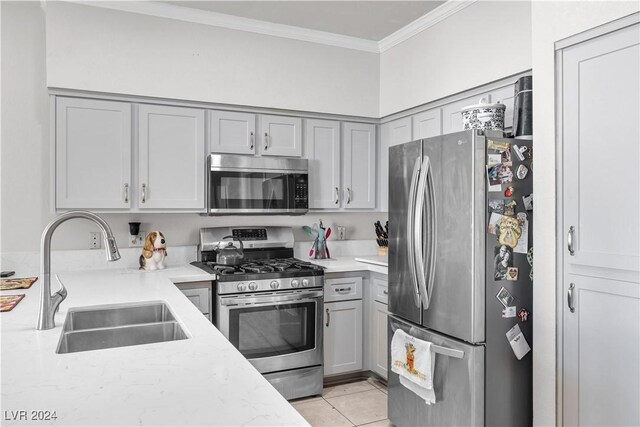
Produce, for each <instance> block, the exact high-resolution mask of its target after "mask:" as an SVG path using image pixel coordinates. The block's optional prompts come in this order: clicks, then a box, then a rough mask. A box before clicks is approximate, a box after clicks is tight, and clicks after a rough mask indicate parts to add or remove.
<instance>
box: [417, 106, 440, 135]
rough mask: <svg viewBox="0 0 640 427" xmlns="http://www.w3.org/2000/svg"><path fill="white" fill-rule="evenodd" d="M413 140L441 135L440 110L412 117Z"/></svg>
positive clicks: (436, 109)
mask: <svg viewBox="0 0 640 427" xmlns="http://www.w3.org/2000/svg"><path fill="white" fill-rule="evenodd" d="M412 121H413V139H423V138H431V137H432V136H440V135H442V110H441V109H440V108H435V109H433V110H429V111H424V112H422V113H418V114H416V115H415V116H413V117H412Z"/></svg>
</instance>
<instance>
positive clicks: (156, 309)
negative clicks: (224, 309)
mask: <svg viewBox="0 0 640 427" xmlns="http://www.w3.org/2000/svg"><path fill="white" fill-rule="evenodd" d="M187 338H189V337H188V336H187V334H186V332H185V331H184V329H183V328H182V326H180V324H179V323H178V322H177V321H176V318H175V316H174V315H173V313H172V312H171V310H170V309H169V306H168V305H167V304H166V303H164V302H150V303H143V304H118V305H105V306H98V307H82V308H72V309H70V310H69V312H68V313H67V317H66V319H65V321H64V326H63V328H62V335H61V337H60V342H59V343H58V348H57V349H56V353H75V352H79V351H91V350H100V349H105V348H115V347H127V346H132V345H142V344H151V343H158V342H165V341H176V340H184V339H187Z"/></svg>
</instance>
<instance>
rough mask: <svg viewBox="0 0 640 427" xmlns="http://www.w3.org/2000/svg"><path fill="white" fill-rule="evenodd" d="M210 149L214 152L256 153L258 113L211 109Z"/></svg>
mask: <svg viewBox="0 0 640 427" xmlns="http://www.w3.org/2000/svg"><path fill="white" fill-rule="evenodd" d="M208 114H209V149H210V151H211V152H212V153H235V154H254V153H255V152H256V149H255V144H256V136H255V132H256V115H255V114H249V113H236V112H233V111H209V112H208Z"/></svg>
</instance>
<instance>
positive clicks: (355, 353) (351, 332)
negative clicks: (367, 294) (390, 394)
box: [324, 300, 362, 375]
mask: <svg viewBox="0 0 640 427" xmlns="http://www.w3.org/2000/svg"><path fill="white" fill-rule="evenodd" d="M361 369H362V300H355V301H340V302H329V303H326V304H325V305H324V374H325V375H334V374H342V373H345V372H352V371H359V370H361Z"/></svg>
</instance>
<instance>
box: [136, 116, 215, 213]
mask: <svg viewBox="0 0 640 427" xmlns="http://www.w3.org/2000/svg"><path fill="white" fill-rule="evenodd" d="M138 150H139V151H138V187H139V188H138V189H137V191H138V193H137V200H138V207H139V208H140V209H179V210H190V209H193V210H202V209H204V154H205V153H204V111H203V110H198V109H194V108H180V107H171V106H164V105H147V104H142V105H139V106H138Z"/></svg>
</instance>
